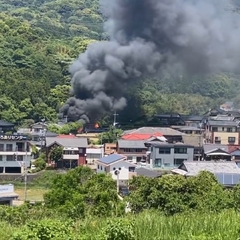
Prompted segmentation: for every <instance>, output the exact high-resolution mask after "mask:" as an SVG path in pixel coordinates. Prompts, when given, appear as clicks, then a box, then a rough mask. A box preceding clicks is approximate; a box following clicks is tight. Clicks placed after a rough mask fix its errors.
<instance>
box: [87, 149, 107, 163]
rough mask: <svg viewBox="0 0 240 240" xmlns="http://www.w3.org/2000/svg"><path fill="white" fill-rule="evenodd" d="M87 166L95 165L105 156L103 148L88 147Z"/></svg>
mask: <svg viewBox="0 0 240 240" xmlns="http://www.w3.org/2000/svg"><path fill="white" fill-rule="evenodd" d="M86 153H87V156H86V160H87V164H88V165H94V164H95V162H96V161H97V160H98V159H100V158H102V157H103V156H104V153H103V146H99V147H95V146H88V148H87V152H86Z"/></svg>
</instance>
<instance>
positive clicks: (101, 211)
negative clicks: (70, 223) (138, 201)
mask: <svg viewBox="0 0 240 240" xmlns="http://www.w3.org/2000/svg"><path fill="white" fill-rule="evenodd" d="M44 200H45V204H46V206H47V207H49V208H56V209H58V210H59V211H61V212H64V213H66V214H67V215H68V216H69V217H72V218H78V217H84V216H86V215H89V214H91V215H95V216H111V215H120V214H123V213H124V204H123V203H122V202H121V201H120V200H119V198H118V195H117V191H116V185H115V182H114V181H113V180H112V178H111V177H110V176H108V175H106V174H95V173H94V172H93V171H92V170H91V169H90V168H88V167H82V166H81V167H78V168H76V169H74V170H70V171H69V172H68V173H67V174H59V175H57V177H56V178H55V179H54V180H53V184H52V186H51V189H50V191H49V192H48V193H47V194H46V195H45V196H44Z"/></svg>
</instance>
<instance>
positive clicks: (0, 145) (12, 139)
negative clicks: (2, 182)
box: [0, 133, 31, 173]
mask: <svg viewBox="0 0 240 240" xmlns="http://www.w3.org/2000/svg"><path fill="white" fill-rule="evenodd" d="M30 162H31V151H30V147H29V144H28V137H27V136H24V135H18V134H15V135H14V134H4V133H2V134H0V173H22V172H23V171H24V167H30Z"/></svg>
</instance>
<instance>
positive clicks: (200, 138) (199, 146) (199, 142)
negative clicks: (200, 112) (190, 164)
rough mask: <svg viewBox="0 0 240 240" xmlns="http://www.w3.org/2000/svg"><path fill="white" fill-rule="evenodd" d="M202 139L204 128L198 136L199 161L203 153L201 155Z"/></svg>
mask: <svg viewBox="0 0 240 240" xmlns="http://www.w3.org/2000/svg"><path fill="white" fill-rule="evenodd" d="M201 141H202V130H201V131H200V135H199V138H198V161H201V155H200V149H201Z"/></svg>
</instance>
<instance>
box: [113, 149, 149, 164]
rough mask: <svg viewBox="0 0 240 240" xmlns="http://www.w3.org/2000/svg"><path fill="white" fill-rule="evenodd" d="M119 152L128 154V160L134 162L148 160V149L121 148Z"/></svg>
mask: <svg viewBox="0 0 240 240" xmlns="http://www.w3.org/2000/svg"><path fill="white" fill-rule="evenodd" d="M117 152H118V154H122V155H124V156H126V157H127V160H129V161H132V163H137V162H140V161H141V160H146V153H147V149H137V150H136V149H131V148H119V149H118V150H117Z"/></svg>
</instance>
